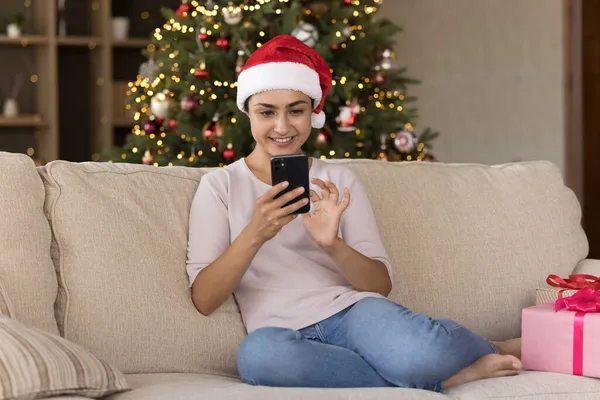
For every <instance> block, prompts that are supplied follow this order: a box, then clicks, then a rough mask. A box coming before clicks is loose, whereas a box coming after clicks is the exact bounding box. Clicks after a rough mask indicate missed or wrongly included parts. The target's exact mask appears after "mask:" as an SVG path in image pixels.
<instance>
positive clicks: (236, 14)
mask: <svg viewBox="0 0 600 400" xmlns="http://www.w3.org/2000/svg"><path fill="white" fill-rule="evenodd" d="M382 2H383V0H329V1H324V0H237V1H236V0H224V1H217V0H212V1H211V0H208V1H202V2H199V1H196V0H187V1H186V0H184V1H183V3H182V4H181V5H180V7H179V8H178V9H177V10H171V9H163V10H162V14H163V16H164V17H165V20H166V21H165V24H164V25H163V26H162V27H161V28H157V29H156V31H155V33H154V34H153V37H152V41H153V46H151V49H150V50H149V51H148V52H147V53H146V55H147V57H148V59H149V60H148V61H147V62H145V63H144V64H143V65H142V66H141V67H140V73H139V75H138V77H137V80H136V81H135V82H131V83H130V84H129V87H130V89H129V91H128V92H127V96H128V98H127V103H128V105H127V108H128V109H129V110H130V111H131V112H132V114H133V119H134V123H135V126H134V128H133V130H132V133H131V134H129V135H128V136H127V138H126V143H125V145H124V146H123V147H122V148H116V149H111V150H110V151H108V152H107V153H106V154H105V156H104V159H105V160H109V161H112V162H129V163H144V164H151V165H156V166H165V165H183V166H192V167H205V166H224V165H227V164H229V163H231V162H233V161H235V160H237V159H238V158H240V157H244V156H246V155H248V154H249V153H250V152H251V151H252V147H253V143H254V142H253V139H252V135H251V133H250V126H249V122H248V119H247V117H246V116H245V115H244V113H242V112H241V111H239V110H238V108H237V106H236V102H235V99H236V84H235V82H236V80H237V75H238V73H239V71H240V69H241V68H242V66H243V65H244V62H245V60H246V59H247V58H248V57H249V56H250V55H251V54H252V52H253V51H254V50H256V49H257V48H258V47H260V46H261V44H262V43H265V42H266V41H268V40H269V39H271V38H272V37H275V36H277V35H279V34H290V35H293V36H295V37H296V38H298V39H300V40H302V41H303V42H304V43H306V44H307V45H309V46H311V47H314V48H315V50H317V51H318V52H319V53H320V54H321V55H322V56H323V57H324V58H325V60H326V61H327V63H328V64H329V65H330V67H331V71H332V75H333V82H332V83H333V88H332V90H331V92H330V94H329V96H328V98H327V103H326V105H325V107H324V112H325V114H326V116H327V122H326V125H325V127H323V128H322V129H319V130H315V131H314V132H313V134H312V136H311V138H310V139H309V140H308V141H307V143H306V144H305V146H304V150H305V151H306V153H307V154H308V155H312V156H314V157H320V158H379V159H386V160H395V161H411V160H428V159H432V157H431V156H430V153H428V151H429V149H430V142H431V141H432V140H433V139H434V138H435V137H436V136H437V133H435V132H432V131H431V130H429V129H425V130H424V131H423V132H422V133H420V134H418V135H417V132H416V131H415V128H414V127H413V123H414V120H415V119H416V117H417V114H416V109H415V108H411V107H410V104H411V103H412V102H414V101H415V99H414V98H412V97H410V96H409V95H408V94H407V86H408V85H409V84H411V83H416V81H415V80H412V79H409V78H407V77H404V76H403V74H404V72H405V70H404V68H401V67H399V66H398V65H397V62H396V56H395V53H394V51H393V50H392V49H393V46H394V35H395V34H396V33H397V32H398V31H399V30H400V29H399V27H397V26H396V25H394V24H393V23H391V22H390V21H389V20H387V19H385V18H379V16H377V15H376V13H377V10H378V7H379V6H380V5H381V3H382Z"/></svg>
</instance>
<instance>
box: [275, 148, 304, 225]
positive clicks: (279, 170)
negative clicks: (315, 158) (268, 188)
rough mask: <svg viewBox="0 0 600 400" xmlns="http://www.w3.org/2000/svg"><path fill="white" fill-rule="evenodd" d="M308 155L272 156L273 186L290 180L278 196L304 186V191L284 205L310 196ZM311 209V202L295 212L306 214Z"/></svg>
mask: <svg viewBox="0 0 600 400" xmlns="http://www.w3.org/2000/svg"><path fill="white" fill-rule="evenodd" d="M308 173H309V168H308V157H307V156H306V155H305V154H290V155H285V156H275V157H272V158H271V183H272V185H273V186H275V185H277V184H279V183H281V182H285V181H287V182H289V185H288V187H287V188H285V189H283V190H282V191H281V192H279V193H278V194H277V196H276V197H275V198H278V197H280V196H282V195H284V194H285V193H287V192H289V191H290V190H294V189H296V188H299V187H304V193H302V194H301V195H300V196H298V197H296V198H295V199H293V200H292V201H290V202H288V203H286V204H285V205H284V207H285V206H287V205H289V204H292V203H295V202H296V201H298V200H300V199H302V198H307V199H309V198H310V186H309V176H308ZM309 211H310V202H309V203H307V204H306V205H305V206H304V207H302V208H300V209H298V210H296V211H294V213H293V214H305V213H307V212H309Z"/></svg>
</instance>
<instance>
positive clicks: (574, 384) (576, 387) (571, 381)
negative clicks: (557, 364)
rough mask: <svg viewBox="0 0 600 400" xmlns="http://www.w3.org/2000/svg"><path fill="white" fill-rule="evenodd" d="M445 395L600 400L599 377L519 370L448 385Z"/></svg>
mask: <svg viewBox="0 0 600 400" xmlns="http://www.w3.org/2000/svg"><path fill="white" fill-rule="evenodd" d="M445 394H447V395H448V396H449V397H450V398H452V399H455V400H484V399H502V400H514V399H528V400H597V399H600V379H594V378H586V377H580V376H573V375H565V374H555V373H550V372H535V371H523V372H522V373H521V374H520V375H518V376H513V377H506V378H494V379H485V380H482V381H477V382H471V383H468V384H466V385H461V386H457V387H455V388H450V389H448V390H447V391H446V392H445Z"/></svg>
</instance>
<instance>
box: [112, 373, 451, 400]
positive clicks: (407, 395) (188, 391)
mask: <svg viewBox="0 0 600 400" xmlns="http://www.w3.org/2000/svg"><path fill="white" fill-rule="evenodd" d="M127 381H128V382H129V384H130V385H131V388H132V389H133V390H132V391H130V392H127V393H121V394H118V395H113V396H110V397H109V398H108V399H106V400H145V399H152V400H163V399H164V400H171V399H178V400H196V399H204V398H206V399H239V400H245V399H248V400H263V399H286V400H288V399H289V400H295V399H298V400H300V399H302V400H304V399H311V400H312V399H314V400H320V399H322V400H336V399H339V400H342V399H344V400H352V399H356V400H371V399H372V400H386V399H390V400H434V399H440V400H442V399H448V397H447V396H445V395H443V394H439V393H433V392H426V391H424V390H416V389H400V388H368V389H308V388H271V387H266V386H250V385H246V384H244V383H242V382H240V381H239V380H237V379H234V378H226V377H220V376H211V375H194V374H141V375H127Z"/></svg>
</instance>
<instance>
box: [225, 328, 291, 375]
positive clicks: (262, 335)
mask: <svg viewBox="0 0 600 400" xmlns="http://www.w3.org/2000/svg"><path fill="white" fill-rule="evenodd" d="M298 339H300V337H299V333H298V332H296V331H293V330H291V329H284V328H273V327H265V328H260V329H257V330H255V331H253V332H251V333H250V334H249V335H248V336H246V338H245V339H244V340H243V341H242V344H241V345H240V348H239V349H238V353H237V364H238V373H239V375H240V378H242V381H243V382H245V383H248V384H251V385H269V382H268V381H269V380H271V379H272V378H273V376H274V375H273V374H272V373H270V372H269V371H271V370H272V369H273V368H274V367H276V365H277V363H276V361H278V360H279V361H280V360H281V358H287V357H285V356H284V354H285V352H286V350H285V348H287V347H288V345H289V344H290V343H291V342H293V341H296V340H298Z"/></svg>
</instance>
